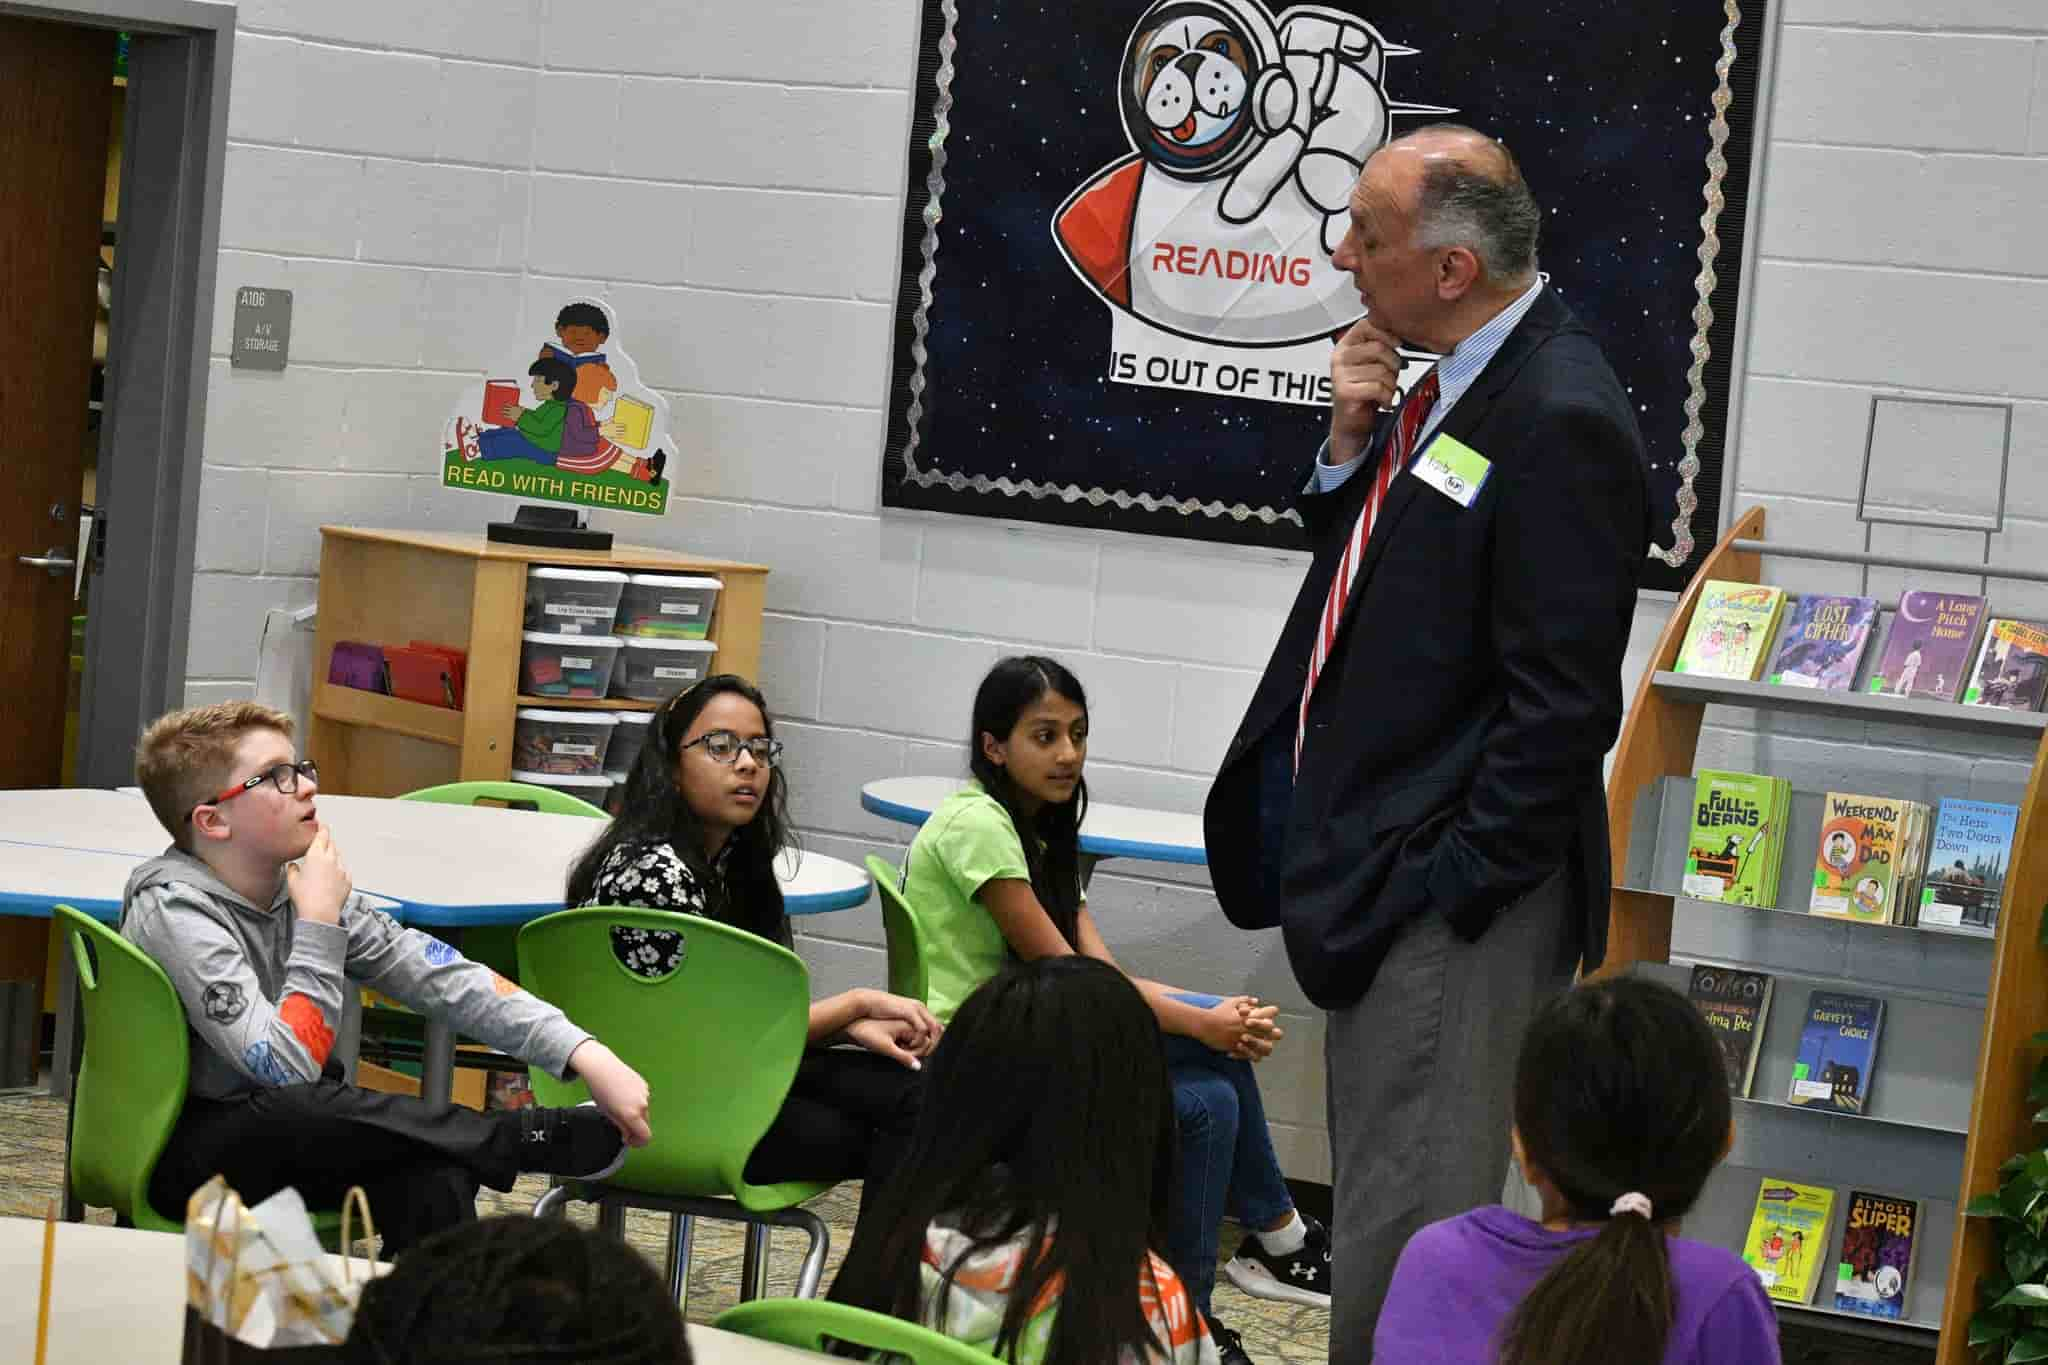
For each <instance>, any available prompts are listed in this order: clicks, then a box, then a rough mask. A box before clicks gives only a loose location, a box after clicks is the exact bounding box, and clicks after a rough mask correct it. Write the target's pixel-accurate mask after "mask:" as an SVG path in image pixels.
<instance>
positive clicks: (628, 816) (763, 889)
mask: <svg viewBox="0 0 2048 1365" xmlns="http://www.w3.org/2000/svg"><path fill="white" fill-rule="evenodd" d="M728 692H730V693H733V694H734V695H736V696H740V697H744V698H746V699H747V700H748V701H750V702H752V703H753V704H754V705H755V706H756V707H758V708H760V711H761V723H762V726H763V729H764V731H765V733H767V734H768V735H769V736H770V737H771V738H772V737H773V736H774V734H775V718H774V717H773V716H772V715H770V714H769V713H768V700H767V698H765V697H763V696H762V695H761V691H760V689H759V688H757V687H755V686H754V685H753V684H752V683H750V682H748V681H747V680H746V679H745V678H742V677H740V676H739V675H738V674H736V673H718V674H714V675H712V676H711V677H709V678H706V679H704V680H703V681H702V682H699V683H695V684H693V685H692V686H690V687H687V688H685V689H683V690H682V691H681V692H678V693H676V694H675V695H674V696H673V697H670V698H669V699H668V700H667V701H665V702H663V703H662V704H661V706H660V708H659V709H657V710H656V711H655V713H654V719H653V720H652V721H650V722H648V725H647V742H646V743H645V744H643V745H642V746H641V747H640V756H639V757H638V758H636V759H634V760H633V770H632V772H631V773H629V774H628V775H627V777H626V796H625V800H624V802H623V803H622V804H621V805H620V807H619V814H618V816H617V817H616V818H614V819H613V820H612V822H611V823H610V824H608V825H606V826H605V828H604V832H603V833H602V834H600V835H598V836H597V842H596V843H593V844H592V845H591V846H590V847H589V848H588V849H587V850H585V852H584V854H583V856H582V857H580V858H578V859H577V860H576V865H575V866H574V867H572V868H570V869H569V886H568V890H567V891H566V893H565V894H564V900H563V903H564V904H565V905H568V906H571V907H574V906H578V905H587V904H589V903H590V900H591V897H592V895H593V893H594V892H595V890H596V887H597V874H598V872H599V871H600V870H602V869H603V867H604V860H605V858H606V857H608V856H609V855H610V854H611V851H612V850H613V849H615V848H618V847H620V846H621V845H632V846H639V845H643V844H659V843H666V844H668V845H670V846H671V847H672V848H674V849H675V851H676V853H677V855H678V856H679V857H681V858H682V860H683V864H684V865H685V866H686V867H688V868H689V869H690V872H691V874H692V875H693V876H695V877H696V879H697V884H698V885H699V886H700V887H702V888H703V891H704V901H705V908H706V910H708V911H709V912H710V915H711V917H712V918H713V919H716V920H718V921H720V922H721V923H725V924H730V925H732V926H734V927H735V928H739V929H746V930H748V931H750V932H752V933H756V934H759V935H760V936H761V937H763V938H767V939H774V940H775V941H777V942H782V941H784V940H785V939H786V938H787V937H788V933H787V923H788V922H787V920H786V919H785V918H784V916H783V913H782V883H781V882H780V881H778V880H777V879H776V876H775V858H776V855H777V854H778V853H780V852H781V851H782V850H783V849H784V848H791V847H794V846H795V845H796V831H795V828H794V826H793V825H792V824H791V822H790V818H789V783H788V782H787V781H786V780H784V777H783V773H782V769H781V768H780V767H775V768H771V769H769V770H768V790H767V794H766V795H765V796H764V797H763V798H762V800H761V804H760V806H759V808H758V809H757V810H756V811H755V812H754V818H753V819H752V820H749V821H748V822H747V823H746V824H744V825H741V826H740V827H739V828H738V829H736V830H734V831H733V832H732V837H731V843H730V849H731V851H730V853H729V854H727V855H726V856H725V858H724V859H722V862H723V865H724V868H725V875H724V876H723V877H719V876H717V875H715V874H714V873H713V872H712V870H711V864H710V862H709V860H708V859H706V858H705V856H704V823H703V821H701V820H699V819H698V818H697V813H696V812H695V811H693V810H691V809H690V805H689V803H688V802H687V801H685V800H684V799H683V793H682V789H681V788H680V787H679V786H677V785H676V765H677V763H678V762H680V761H681V758H682V745H683V740H684V738H685V737H686V736H687V735H688V734H689V733H690V727H691V726H692V725H693V724H695V723H696V720H697V715H698V713H699V712H701V711H702V710H703V709H704V707H705V706H706V705H707V704H708V703H709V702H710V701H711V699H712V698H713V697H716V696H721V695H723V694H725V693H728Z"/></svg>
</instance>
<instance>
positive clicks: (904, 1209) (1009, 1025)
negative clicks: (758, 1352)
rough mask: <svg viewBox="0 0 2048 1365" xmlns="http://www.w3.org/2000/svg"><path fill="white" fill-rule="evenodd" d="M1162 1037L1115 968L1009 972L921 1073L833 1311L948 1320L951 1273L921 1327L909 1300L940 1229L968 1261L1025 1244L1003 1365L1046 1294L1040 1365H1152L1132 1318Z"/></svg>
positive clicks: (1043, 964)
mask: <svg viewBox="0 0 2048 1365" xmlns="http://www.w3.org/2000/svg"><path fill="white" fill-rule="evenodd" d="M1171 1093H1172V1092H1171V1089H1170V1086H1169V1083H1168V1081H1167V1075H1166V1064H1165V1060H1164V1054H1163V1052H1162V1050H1161V1047H1160V1043H1159V1028H1158V1025H1157V1024H1156V1023H1155V1022H1154V1020H1153V1017H1152V1012H1151V1010H1150V1009H1149V1008H1148V1007H1147V1006H1146V1004H1145V1001H1144V998H1143V997H1142V996H1140V995H1139V994H1138V990H1137V988H1136V987H1135V986H1133V985H1132V984H1131V983H1130V981H1129V980H1128V979H1127V978H1125V976H1124V975H1123V974H1122V973H1121V972H1119V971H1117V970H1116V969H1115V968H1114V967H1111V966H1109V965H1108V964H1107V963H1103V962H1097V961H1096V960H1094V959H1093V958H1087V957H1079V956H1070V957H1051V958H1040V959H1039V960H1038V961H1036V962H1029V963H1021V964H1017V965H1014V966H1011V967H1009V968H1008V969H1006V970H1005V971H1003V972H1001V973H1000V974H998V975H997V976H995V977H994V978H992V979H990V980H989V981H987V982H984V983H983V984H982V986H981V987H980V988H979V989H978V990H976V991H975V992H974V993H973V994H972V995H970V996H969V997H968V998H967V1000H966V1002H965V1003H963V1004H962V1005H961V1006H960V1009H959V1012H958V1013H956V1014H955V1015H954V1016H953V1021H952V1023H951V1024H949V1025H948V1026H947V1028H946V1033H945V1036H944V1037H943V1038H941V1039H940V1041H939V1046H938V1049H937V1051H935V1052H934V1053H933V1054H932V1056H931V1057H930V1058H929V1059H928V1060H927V1061H926V1063H925V1094H924V1101H923V1105H922V1109H921V1112H920V1115H919V1118H918V1124H917V1128H916V1130H915V1131H914V1132H913V1133H912V1135H911V1137H910V1140H909V1142H908V1144H907V1146H906V1148H905V1151H904V1153H903V1155H902V1159H901V1161H900V1162H899V1163H898V1169H899V1170H900V1171H901V1172H903V1175H902V1176H899V1177H898V1178H897V1179H896V1180H894V1181H893V1182H892V1183H890V1184H889V1185H887V1186H885V1187H884V1188H883V1189H881V1190H880V1191H871V1192H870V1193H869V1195H868V1198H869V1199H870V1200H871V1201H872V1204H871V1212H870V1213H868V1214H867V1215H865V1216H863V1218H862V1219H861V1222H860V1224H859V1226H858V1227H857V1228H856V1230H855V1233H854V1240H853V1245H852V1246H851V1247H850V1248H849V1249H848V1251H847V1257H846V1264H845V1266H844V1267H843V1268H842V1269H841V1271H840V1273H839V1278H838V1280H837V1281H836V1282H835V1283H834V1285H833V1288H832V1297H833V1298H835V1299H838V1300H841V1301H842V1302H847V1303H853V1304H857V1305H859V1306H861V1307H864V1308H871V1309H875V1310H877V1311H880V1312H885V1313H892V1314H894V1315H896V1316H897V1317H901V1318H906V1319H910V1320H912V1321H916V1320H919V1319H920V1318H921V1317H922V1318H923V1320H924V1321H927V1322H936V1321H942V1320H943V1318H944V1312H945V1309H944V1301H943V1296H944V1294H945V1293H947V1292H950V1286H951V1282H952V1274H953V1272H954V1270H955V1268H956V1266H940V1267H938V1270H939V1272H940V1273H941V1275H943V1276H944V1277H945V1284H946V1288H944V1289H942V1290H941V1296H940V1298H939V1300H938V1301H937V1302H935V1303H934V1304H932V1305H931V1307H930V1309H929V1310H928V1311H924V1310H922V1306H921V1304H920V1295H919V1265H920V1263H921V1260H922V1255H923V1249H924V1244H925V1234H926V1230H927V1229H928V1228H929V1227H930V1225H931V1224H932V1222H933V1221H934V1220H936V1219H938V1218H940V1217H941V1216H942V1215H943V1216H945V1218H946V1219H947V1221H948V1222H949V1223H951V1224H953V1225H954V1226H956V1227H957V1228H958V1229H959V1230H960V1231H961V1232H962V1233H964V1234H965V1235H966V1236H967V1237H968V1238H970V1239H971V1240H972V1243H973V1246H972V1248H971V1249H970V1252H969V1253H968V1254H972V1252H973V1251H978V1250H983V1249H986V1248H989V1247H994V1246H999V1245H1001V1244H1003V1243H1005V1242H1008V1241H1011V1240H1013V1239H1016V1238H1019V1237H1022V1238H1025V1239H1026V1240H1025V1245H1026V1246H1027V1247H1028V1246H1032V1245H1036V1244H1038V1243H1039V1242H1041V1241H1042V1240H1044V1239H1045V1238H1046V1237H1047V1236H1048V1234H1050V1235H1051V1242H1050V1245H1049V1249H1048V1250H1047V1252H1046V1254H1045V1255H1043V1256H1042V1257H1040V1258H1038V1259H1037V1260H1036V1261H1035V1262H1034V1261H1033V1260H1032V1259H1031V1258H1030V1257H1029V1256H1028V1255H1027V1256H1026V1257H1025V1259H1024V1263H1023V1264H1022V1265H1021V1266H1020V1267H1019V1270H1018V1275H1017V1283H1016V1285H1015V1286H1014V1287H1013V1288H1012V1290H1011V1291H1010V1297H1009V1304H1008V1308H1007V1310H1006V1312H1005V1316H1004V1319H1003V1325H1002V1329H1001V1331H1000V1333H999V1335H998V1337H997V1344H996V1350H995V1354H996V1355H998V1356H1007V1355H1010V1354H1011V1352H1012V1351H1013V1350H1014V1348H1015V1347H1016V1345H1017V1343H1018V1342H1019V1339H1020V1334H1021V1332H1022V1331H1023V1328H1024V1327H1025V1325H1026V1324H1027V1323H1028V1322H1029V1321H1030V1318H1031V1315H1032V1311H1033V1309H1034V1307H1035V1306H1036V1305H1037V1304H1038V1301H1039V1296H1040V1294H1041V1293H1042V1292H1043V1291H1045V1290H1046V1288H1047V1287H1048V1286H1049V1285H1052V1284H1054V1282H1055V1280H1060V1281H1062V1282H1063V1288H1062V1289H1060V1290H1059V1291H1058V1292H1060V1309H1059V1314H1058V1316H1057V1318H1056V1319H1055V1321H1054V1325H1053V1329H1052V1337H1051V1340H1050V1342H1049V1345H1048V1349H1047V1353H1046V1356H1045V1361H1046V1365H1095V1363H1096V1362H1099V1361H1104V1360H1115V1359H1120V1358H1123V1352H1124V1351H1125V1350H1126V1349H1128V1350H1129V1351H1130V1353H1131V1356H1132V1357H1133V1358H1146V1359H1149V1358H1151V1357H1152V1355H1153V1354H1154V1352H1155V1350H1156V1349H1157V1348H1156V1347H1155V1346H1154V1344H1153V1343H1152V1338H1151V1334H1150V1330H1149V1328H1148V1327H1147V1326H1146V1322H1145V1314H1144V1310H1143V1308H1142V1306H1141V1305H1140V1302H1139V1294H1138V1286H1139V1276H1140V1273H1141V1271H1142V1269H1143V1267H1144V1264H1145V1257H1146V1253H1147V1251H1148V1250H1150V1249H1153V1248H1156V1247H1158V1246H1160V1245H1162V1244H1163V1238H1164V1231H1165V1221H1166V1212H1167V1207H1168V1201H1169V1199H1170V1197H1171V1196H1170V1191H1171V1188H1172V1177H1173V1170H1172V1162H1173V1145H1172V1135H1173V1126H1172V1125H1173V1107H1172V1101H1171Z"/></svg>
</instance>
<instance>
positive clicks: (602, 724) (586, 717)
mask: <svg viewBox="0 0 2048 1365" xmlns="http://www.w3.org/2000/svg"><path fill="white" fill-rule="evenodd" d="M617 727H618V720H617V718H616V717H614V716H612V715H610V714H608V713H606V712H603V711H543V710H539V709H538V708H535V707H530V706H528V707H522V708H520V709H519V710H517V711H514V712H513V713H512V766H513V767H514V768H517V769H519V770H521V771H522V772H529V773H543V774H548V775H551V776H556V777H565V776H566V777H599V776H602V775H603V774H604V756H605V751H606V750H607V749H609V748H610V747H611V743H612V731H613V730H614V729H616V728H617ZM591 804H593V805H595V804H596V802H592V803H591Z"/></svg>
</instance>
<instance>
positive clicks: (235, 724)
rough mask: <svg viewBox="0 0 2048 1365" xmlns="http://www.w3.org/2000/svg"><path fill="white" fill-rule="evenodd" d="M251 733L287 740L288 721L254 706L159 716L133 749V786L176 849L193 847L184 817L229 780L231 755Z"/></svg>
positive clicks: (230, 704) (236, 704) (228, 704)
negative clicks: (270, 732)
mask: <svg viewBox="0 0 2048 1365" xmlns="http://www.w3.org/2000/svg"><path fill="white" fill-rule="evenodd" d="M251 730H275V731H277V732H278V733H279V734H281V735H283V736H284V737H285V738H286V739H290V738H291V735H292V718H291V717H290V716H288V715H286V714H285V713H284V712H282V711H280V710H278V709H276V708H275V707H271V706H264V705H262V704H261V703H258V702H253V701H221V702H215V703H214V704H213V705H211V706H194V707H190V708H188V709H186V710H183V711H172V712H169V713H168V714H166V715H161V716H158V717H157V718H156V719H155V720H154V721H152V722H150V726H149V728H148V729H147V730H144V731H143V732H142V738H141V739H140V740H138V741H137V742H136V745H135V780H136V781H137V782H139V783H141V784H142V794H143V796H144V797H145V798H146V799H147V800H148V801H149V808H150V809H151V810H152V811H154V812H155V813H156V818H157V823H159V824H161V825H162V826H163V827H164V829H165V830H166V831H167V832H168V833H169V834H170V836H171V841H172V842H173V843H175V844H177V845H178V847H180V848H183V849H190V848H191V847H192V826H191V824H190V822H189V821H188V820H187V818H186V817H188V816H189V815H190V814H191V813H192V808H193V807H194V806H197V805H200V804H201V803H203V802H206V801H209V800H211V799H212V798H213V797H214V796H215V795H217V794H218V793H219V792H220V790H221V788H223V787H225V786H226V785H227V784H228V783H229V782H230V781H231V780H233V777H234V766H235V750H236V749H237V748H238V747H239V746H240V745H241V742H242V737H243V736H244V735H246V734H248V733H249V732H250V731H251Z"/></svg>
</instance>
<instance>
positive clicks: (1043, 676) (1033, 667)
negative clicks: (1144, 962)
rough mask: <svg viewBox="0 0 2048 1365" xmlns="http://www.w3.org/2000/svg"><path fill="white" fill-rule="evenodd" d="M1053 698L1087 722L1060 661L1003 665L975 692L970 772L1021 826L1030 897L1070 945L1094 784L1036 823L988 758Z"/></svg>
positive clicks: (1019, 660)
mask: <svg viewBox="0 0 2048 1365" xmlns="http://www.w3.org/2000/svg"><path fill="white" fill-rule="evenodd" d="M1048 694H1050V695H1052V696H1056V697H1064V698H1065V699H1066V700H1068V701H1070V702H1072V703H1073V704H1074V705H1075V706H1078V707H1080V708H1081V714H1082V717H1083V719H1086V717H1087V714H1088V694H1087V693H1086V692H1084V691H1082V689H1081V680H1080V679H1079V678H1077V677H1075V676H1074V675H1073V674H1072V673H1071V672H1070V671H1068V669H1067V667H1066V666H1065V665H1064V664H1062V663H1060V662H1059V660H1057V659H1049V658H1046V657H1045V656H1044V655H1042V654H1015V655H1011V656H1010V657H1008V658H1005V659H999V660H997V661H996V666H995V667H994V668H991V669H990V670H989V671H988V676H987V677H985V678H983V679H982V680H981V686H980V687H978V688H976V689H975V692H974V729H973V731H972V733H970V734H969V735H968V737H967V750H968V760H967V767H968V770H969V771H970V772H972V773H973V774H974V778H975V780H976V781H977V782H979V783H981V785H982V789H983V790H984V791H986V792H987V793H988V794H989V795H990V796H992V797H994V798H995V799H996V800H997V801H998V802H999V803H1001V805H1002V807H1003V809H1004V810H1006V811H1008V812H1009V814H1010V821H1011V823H1012V824H1014V825H1016V826H1017V835H1018V838H1019V839H1020V840H1022V842H1023V844H1024V861H1025V863H1026V865H1027V866H1028V867H1029V868H1030V869H1031V890H1032V893H1033V894H1034V895H1036V896H1037V897H1038V903H1039V904H1040V905H1041V906H1042V907H1044V909H1045V912H1046V913H1047V914H1048V915H1050V916H1051V917H1052V922H1053V927H1054V928H1056V929H1058V930H1059V931H1060V933H1061V935H1062V936H1063V937H1065V939H1066V940H1067V943H1068V944H1069V945H1070V946H1071V945H1072V944H1073V942H1074V925H1075V921H1076V919H1077V917H1078V915H1079V912H1080V905H1081V864H1080V856H1081V855H1080V831H1081V819H1082V817H1083V816H1085V815H1086V814H1087V813H1088V781H1087V779H1086V778H1085V777H1084V778H1082V779H1081V780H1080V781H1079V782H1077V783H1075V785H1074V796H1073V799H1072V800H1070V801H1062V802H1047V803H1046V804H1044V805H1042V806H1040V807H1039V809H1038V810H1037V812H1036V813H1035V814H1032V815H1026V814H1025V813H1024V807H1023V805H1022V804H1021V803H1020V802H1019V800H1018V792H1017V787H1016V784H1015V783H1013V782H1012V781H1011V780H1010V775H1009V773H1008V772H1007V771H1005V769H1004V766H1003V765H1002V764H1001V763H998V762H996V761H995V760H994V759H993V758H991V757H989V755H988V754H987V753H986V752H985V749H984V746H983V743H982V736H984V735H992V736H994V738H995V739H996V741H997V742H998V743H1004V742H1007V741H1008V740H1009V739H1010V737H1011V735H1012V733H1013V732H1014V731H1015V730H1016V728H1017V722H1018V721H1019V720H1021V719H1022V718H1023V716H1024V714H1025V713H1026V712H1027V711H1029V710H1030V709H1031V707H1032V706H1033V705H1034V704H1035V703H1037V702H1038V700H1039V699H1040V698H1041V697H1044V696H1047V695H1048Z"/></svg>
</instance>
